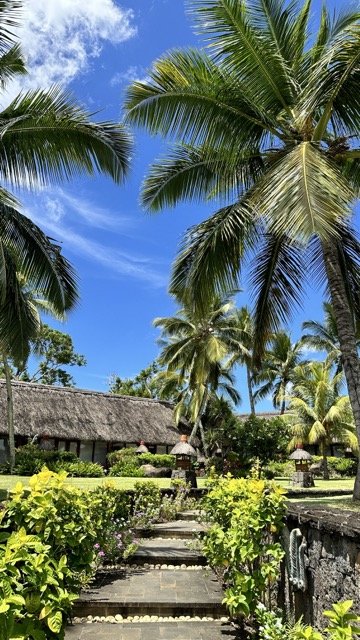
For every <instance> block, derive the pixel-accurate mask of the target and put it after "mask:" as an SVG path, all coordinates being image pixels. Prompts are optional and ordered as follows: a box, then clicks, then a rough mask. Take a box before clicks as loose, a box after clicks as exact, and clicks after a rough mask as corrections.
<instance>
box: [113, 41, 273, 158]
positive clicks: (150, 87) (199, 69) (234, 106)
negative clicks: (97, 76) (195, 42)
mask: <svg viewBox="0 0 360 640" xmlns="http://www.w3.org/2000/svg"><path fill="white" fill-rule="evenodd" d="M149 77H150V79H149V80H148V81H147V82H135V83H134V84H133V85H132V86H131V87H129V89H128V92H127V96H126V99H125V109H126V120H125V121H129V122H131V123H132V124H135V125H138V126H139V125H140V126H145V127H146V128H147V129H148V131H149V132H150V133H152V134H155V133H160V134H162V135H163V136H165V137H169V136H170V137H174V138H179V139H181V141H182V142H186V143H189V144H192V145H197V146H201V145H203V144H207V145H208V146H209V147H217V146H219V145H221V144H222V143H224V144H228V145H229V144H230V143H231V140H232V141H233V145H234V147H233V148H234V149H235V148H238V149H239V148H241V147H242V148H244V149H245V148H248V147H250V148H254V147H255V148H258V147H259V143H260V141H261V140H262V139H263V138H264V136H265V137H266V138H267V136H268V131H269V130H270V131H272V132H273V133H274V134H279V129H278V126H277V122H276V120H275V119H274V118H272V117H271V116H270V114H267V112H266V110H265V109H264V108H263V109H262V105H261V103H260V101H259V100H257V99H255V97H254V96H251V95H248V93H247V91H246V87H243V86H242V85H241V84H240V85H239V82H238V78H237V77H236V75H235V74H234V73H232V71H231V70H229V69H225V68H224V67H223V66H222V65H217V64H216V63H215V62H214V61H213V60H212V59H211V58H210V57H209V56H207V55H206V54H205V53H202V52H200V51H197V50H192V49H190V50H186V51H172V52H171V53H169V54H167V56H166V57H164V58H162V59H160V60H158V61H157V62H156V63H155V64H154V67H153V69H152V70H151V71H150V74H149ZM261 109H262V110H261ZM229 141H230V142H229Z"/></svg>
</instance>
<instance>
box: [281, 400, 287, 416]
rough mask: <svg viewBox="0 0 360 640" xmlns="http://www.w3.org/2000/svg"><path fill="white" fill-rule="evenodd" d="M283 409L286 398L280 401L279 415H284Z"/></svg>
mask: <svg viewBox="0 0 360 640" xmlns="http://www.w3.org/2000/svg"><path fill="white" fill-rule="evenodd" d="M285 409H286V400H285V398H283V399H282V401H281V409H280V415H281V416H283V415H284V413H285Z"/></svg>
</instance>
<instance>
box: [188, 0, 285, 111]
mask: <svg viewBox="0 0 360 640" xmlns="http://www.w3.org/2000/svg"><path fill="white" fill-rule="evenodd" d="M189 6H190V11H191V14H192V16H193V17H194V21H195V24H196V26H197V28H198V31H199V32H200V33H203V34H205V36H206V37H207V39H209V40H210V45H209V47H210V50H211V52H214V54H215V56H216V58H217V59H221V60H224V65H226V67H227V68H231V69H232V70H233V71H234V72H235V73H236V74H237V75H238V78H239V79H241V81H242V82H243V84H245V86H246V87H247V88H248V90H249V92H250V93H251V94H252V95H254V96H255V95H256V96H257V99H258V101H259V102H260V103H261V104H262V105H263V106H264V107H265V108H266V110H268V112H269V113H278V112H279V110H284V111H285V112H288V113H290V114H291V108H290V107H291V104H292V102H293V97H294V86H293V82H292V78H291V73H290V70H289V68H288V67H287V64H286V61H285V60H284V58H283V57H282V56H281V55H280V52H279V48H278V42H277V41H275V40H274V36H273V33H271V32H268V37H266V35H267V34H265V33H262V35H261V37H260V35H259V33H258V31H257V29H256V24H253V22H254V20H255V21H257V23H259V20H260V18H261V21H262V23H263V24H264V23H265V24H267V25H269V8H270V3H266V2H263V3H262V2H261V1H259V0H254V2H252V3H251V4H248V3H246V2H245V1H244V0H190V3H189ZM254 7H256V9H257V11H256V14H255V11H254ZM265 7H266V10H265ZM271 13H272V21H273V24H274V13H275V11H274V10H273V11H272V12H271ZM277 13H278V12H277ZM269 36H271V37H269Z"/></svg>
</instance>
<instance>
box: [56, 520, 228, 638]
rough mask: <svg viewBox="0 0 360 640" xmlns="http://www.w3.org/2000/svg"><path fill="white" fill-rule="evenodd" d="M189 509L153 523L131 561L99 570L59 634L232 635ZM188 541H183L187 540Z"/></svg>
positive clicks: (205, 636) (73, 636)
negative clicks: (172, 519) (173, 518)
mask: <svg viewBox="0 0 360 640" xmlns="http://www.w3.org/2000/svg"><path fill="white" fill-rule="evenodd" d="M194 517H195V514H194V513H193V512H190V513H185V514H184V516H183V519H181V520H178V521H177V522H170V523H169V522H168V523H164V524H159V525H155V527H154V528H153V530H152V531H151V537H148V538H146V539H143V540H142V541H141V544H140V546H139V548H138V550H137V552H136V554H135V555H134V556H133V557H132V558H131V562H130V563H129V564H128V565H126V566H124V567H122V568H121V569H116V570H110V571H109V570H108V571H103V572H99V574H98V576H97V581H96V583H95V584H94V585H93V586H92V588H91V589H88V590H87V591H86V592H84V593H82V594H81V597H80V599H79V600H78V601H77V603H76V605H75V616H76V618H75V621H76V623H75V624H74V625H73V626H71V627H69V628H68V629H67V631H66V635H65V640H125V639H126V640H158V639H160V640H221V639H224V640H226V638H228V639H230V638H236V637H238V636H237V635H236V632H235V630H234V628H233V627H232V625H231V624H229V622H228V619H227V617H226V610H225V608H224V605H222V597H223V596H222V590H221V587H220V585H219V582H218V580H217V578H216V576H215V574H214V573H213V572H212V570H211V569H210V568H209V567H204V566H202V565H204V564H205V558H204V557H203V556H202V555H201V553H200V552H199V551H198V550H197V547H196V543H195V542H196V534H198V533H200V534H201V533H202V532H203V531H204V527H203V526H202V525H199V524H198V523H197V522H196V521H195V520H192V519H191V518H194ZM190 541H193V542H194V544H192V546H190V547H189V542H190Z"/></svg>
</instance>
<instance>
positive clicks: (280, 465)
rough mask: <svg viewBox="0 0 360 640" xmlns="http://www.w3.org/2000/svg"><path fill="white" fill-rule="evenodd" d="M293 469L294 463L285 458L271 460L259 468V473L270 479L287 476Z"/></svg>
mask: <svg viewBox="0 0 360 640" xmlns="http://www.w3.org/2000/svg"><path fill="white" fill-rule="evenodd" d="M294 471H295V467H294V463H293V462H291V460H286V461H285V462H279V461H278V460H271V461H270V462H269V463H268V464H267V465H266V466H265V467H263V468H262V469H261V474H262V475H263V476H264V478H266V479H267V480H272V479H273V478H289V477H290V476H291V475H292V474H293V473H294Z"/></svg>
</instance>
